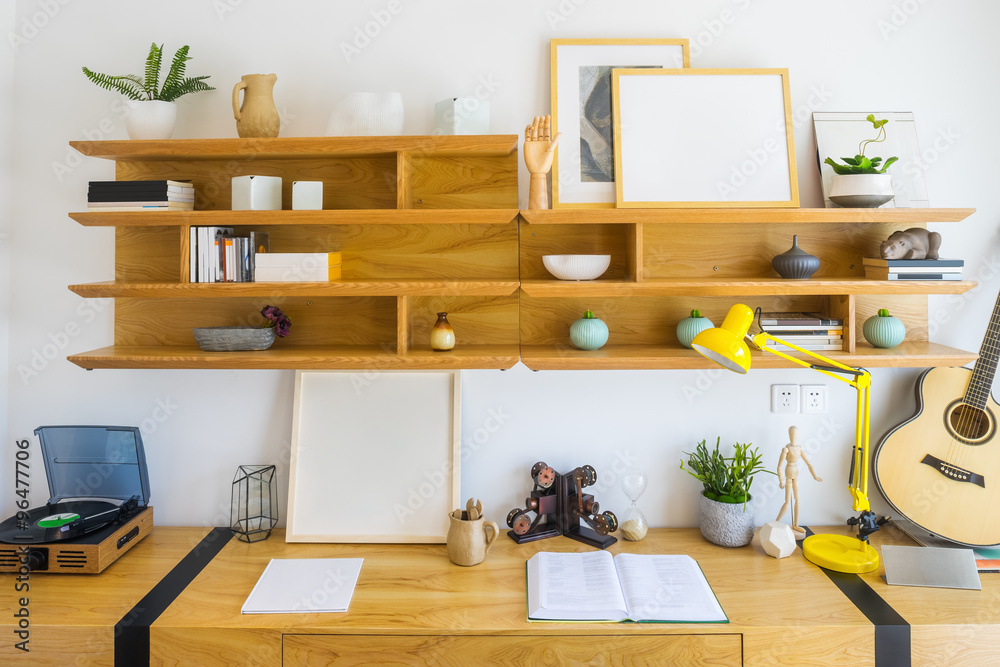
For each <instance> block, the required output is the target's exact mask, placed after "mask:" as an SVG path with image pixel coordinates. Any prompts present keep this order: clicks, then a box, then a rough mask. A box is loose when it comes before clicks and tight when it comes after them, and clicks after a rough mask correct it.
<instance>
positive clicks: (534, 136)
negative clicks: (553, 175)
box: [524, 114, 562, 210]
mask: <svg viewBox="0 0 1000 667" xmlns="http://www.w3.org/2000/svg"><path fill="white" fill-rule="evenodd" d="M551 134H552V116H550V115H548V114H546V115H545V116H535V120H534V121H532V123H531V125H528V126H527V127H525V128H524V164H525V165H526V166H527V167H528V173H530V174H531V181H530V183H529V184H528V209H529V210H536V209H546V208H548V207H549V194H548V189H547V187H546V181H545V177H546V175H548V173H549V169H551V168H552V158H553V157H554V156H555V150H556V145H557V144H558V143H559V137H561V136H562V133H561V132H560V133H559V134H557V135H556V136H555V139H552V138H551Z"/></svg>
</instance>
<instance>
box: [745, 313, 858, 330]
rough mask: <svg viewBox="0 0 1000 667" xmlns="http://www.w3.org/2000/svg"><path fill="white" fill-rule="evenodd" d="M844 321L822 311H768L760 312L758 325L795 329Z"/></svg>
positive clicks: (840, 324) (842, 322)
mask: <svg viewBox="0 0 1000 667" xmlns="http://www.w3.org/2000/svg"><path fill="white" fill-rule="evenodd" d="M843 325H844V321H843V320H840V319H836V318H833V317H830V316H829V315H826V314H824V313H805V312H769V313H764V312H762V313H761V314H760V326H762V327H774V326H793V327H795V328H797V329H804V328H807V327H842V326H843Z"/></svg>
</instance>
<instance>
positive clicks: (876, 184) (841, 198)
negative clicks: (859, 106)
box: [823, 114, 899, 208]
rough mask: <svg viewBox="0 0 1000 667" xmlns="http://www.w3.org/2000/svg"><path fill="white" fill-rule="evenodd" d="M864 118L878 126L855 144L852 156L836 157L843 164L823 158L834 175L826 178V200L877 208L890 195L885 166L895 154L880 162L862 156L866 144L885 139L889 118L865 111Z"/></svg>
mask: <svg viewBox="0 0 1000 667" xmlns="http://www.w3.org/2000/svg"><path fill="white" fill-rule="evenodd" d="M866 120H867V121H868V122H869V123H871V124H872V127H873V128H875V129H876V130H878V133H877V134H876V135H875V138H874V139H865V140H864V141H862V142H861V143H860V144H858V154H857V155H855V156H854V157H842V158H840V159H841V160H842V161H843V162H844V164H838V163H837V162H834V160H833V158H829V157H828V158H826V160H824V161H823V162H824V163H825V164H828V165H830V167H831V168H832V169H833V173H834V175H833V176H832V177H831V178H830V201H832V202H834V203H836V204H840V205H841V206H844V207H847V208H877V207H879V206H881V205H882V204H885V203H886V202H889V201H891V200H892V198H893V196H894V195H893V192H892V177H891V176H890V175H889V174H887V173H886V169H888V168H889V166H890V165H891V164H892V163H893V162H896V161H897V160H898V159H899V158H898V157H891V158H888V159H887V160H885V161H884V162H883V160H882V158H880V157H871V158H870V157H866V156H865V150H867V148H868V144H874V143H881V142H883V141H885V137H886V130H885V126H886V124H887V123H888V122H889V119H887V118H883V119H881V120H876V119H875V114H868V117H867V118H866Z"/></svg>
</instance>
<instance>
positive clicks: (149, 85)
mask: <svg viewBox="0 0 1000 667" xmlns="http://www.w3.org/2000/svg"><path fill="white" fill-rule="evenodd" d="M188 49H189V47H188V46H187V45H185V46H182V47H181V48H179V49H177V51H176V53H174V57H173V60H172V61H171V63H170V70H169V71H168V72H167V76H166V78H165V79H164V80H163V85H162V86H161V85H160V65H161V64H162V61H163V46H162V45H160V46H157V45H156V43H155V42H154V43H153V44H152V46H150V48H149V54H148V55H147V56H146V66H145V71H144V75H143V76H139V75H136V74H125V75H122V76H109V75H107V74H101V73H99V72H94V71H92V70H89V69H87V68H86V67H84V68H83V73H84V75H86V77H87V78H88V79H90V80H91V81H93V82H94V83H95V84H97V85H98V86H100V87H101V88H104V89H105V90H111V91H114V92H118V93H121V94H122V95H124V96H125V104H126V106H127V109H128V114H127V115H126V116H125V129H126V131H128V136H129V138H130V139H169V138H170V137H171V135H173V133H174V123H175V122H176V120H177V105H176V104H175V103H174V100H176V99H177V98H178V97H180V96H182V95H187V94H188V93H196V92H199V91H202V90H215V88H213V87H212V86H209V85H208V84H207V83H205V79H207V78H208V77H207V76H193V77H185V76H184V70H185V68H186V67H187V61H188V60H191V58H190V57H189V56H188Z"/></svg>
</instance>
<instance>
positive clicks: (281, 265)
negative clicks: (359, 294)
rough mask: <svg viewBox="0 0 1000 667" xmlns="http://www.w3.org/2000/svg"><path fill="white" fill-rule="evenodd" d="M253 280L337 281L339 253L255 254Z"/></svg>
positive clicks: (339, 266)
mask: <svg viewBox="0 0 1000 667" xmlns="http://www.w3.org/2000/svg"><path fill="white" fill-rule="evenodd" d="M255 262H256V270H255V273H254V276H255V278H254V279H255V280H256V281H257V282H274V283H325V282H330V281H332V280H340V269H341V256H340V253H339V252H269V253H265V254H260V255H257V256H256V258H255Z"/></svg>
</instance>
